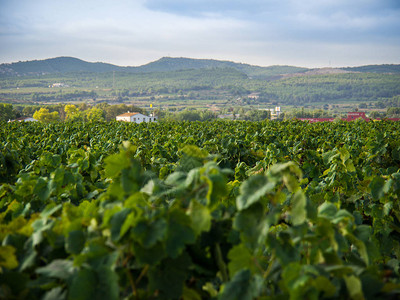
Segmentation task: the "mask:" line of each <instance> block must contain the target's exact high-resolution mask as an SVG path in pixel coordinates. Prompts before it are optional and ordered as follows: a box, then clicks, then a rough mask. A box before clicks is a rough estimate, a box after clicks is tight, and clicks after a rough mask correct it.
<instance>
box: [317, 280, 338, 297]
mask: <svg viewBox="0 0 400 300" xmlns="http://www.w3.org/2000/svg"><path fill="white" fill-rule="evenodd" d="M313 284H314V286H315V288H317V289H318V290H320V291H323V292H324V293H323V297H326V298H330V297H333V296H334V295H335V293H336V287H335V285H333V284H332V282H331V280H329V279H328V278H326V277H324V276H318V277H317V278H315V279H314V280H313Z"/></svg>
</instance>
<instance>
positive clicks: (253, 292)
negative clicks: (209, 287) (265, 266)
mask: <svg viewBox="0 0 400 300" xmlns="http://www.w3.org/2000/svg"><path fill="white" fill-rule="evenodd" d="M261 287H262V279H260V278H258V277H255V278H253V277H252V276H251V273H250V270H242V271H239V272H237V273H236V274H235V276H234V277H233V278H232V280H231V281H229V282H228V283H227V284H226V285H225V287H224V289H223V291H222V294H221V295H220V297H219V300H252V299H254V298H256V297H257V296H258V295H259V293H260V290H261Z"/></svg>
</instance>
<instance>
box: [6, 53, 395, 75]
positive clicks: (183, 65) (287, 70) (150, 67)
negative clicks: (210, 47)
mask: <svg viewBox="0 0 400 300" xmlns="http://www.w3.org/2000/svg"><path fill="white" fill-rule="evenodd" d="M216 68H218V69H220V68H223V69H227V68H232V69H235V70H237V71H239V72H242V73H244V74H246V75H247V76H249V77H251V78H254V79H279V78H281V77H286V76H287V75H289V76H290V75H316V74H330V73H332V72H333V71H332V70H335V71H334V73H346V72H361V73H395V74H399V73H400V65H393V64H392V65H368V66H360V67H345V68H336V69H331V68H319V69H308V68H303V67H294V66H268V67H261V66H254V65H250V64H244V63H236V62H232V61H225V60H214V59H193V58H185V57H163V58H161V59H159V60H157V61H154V62H150V63H148V64H145V65H142V66H138V67H129V66H128V67H121V66H117V65H113V64H108V63H103V62H87V61H84V60H81V59H78V58H74V57H56V58H49V59H45V60H32V61H24V62H15V63H7V64H1V65H0V76H1V77H12V76H29V75H45V74H65V73H72V72H75V73H76V72H89V73H107V72H113V71H116V72H126V73H153V72H171V71H180V70H198V69H216Z"/></svg>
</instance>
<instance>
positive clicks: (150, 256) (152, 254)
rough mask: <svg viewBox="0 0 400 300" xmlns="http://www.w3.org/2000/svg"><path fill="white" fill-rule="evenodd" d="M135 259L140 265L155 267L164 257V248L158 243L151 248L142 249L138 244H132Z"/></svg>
mask: <svg viewBox="0 0 400 300" xmlns="http://www.w3.org/2000/svg"><path fill="white" fill-rule="evenodd" d="M132 246H133V251H134V253H135V257H136V259H137V260H138V262H139V263H141V264H149V265H156V264H157V263H159V262H160V261H161V260H162V259H164V258H165V257H166V255H167V254H166V253H165V247H164V245H163V244H162V243H160V242H158V243H156V244H155V245H154V246H153V247H151V248H144V247H143V246H141V245H140V244H139V243H133V245H132Z"/></svg>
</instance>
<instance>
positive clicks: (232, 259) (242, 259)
mask: <svg viewBox="0 0 400 300" xmlns="http://www.w3.org/2000/svg"><path fill="white" fill-rule="evenodd" d="M228 258H229V264H228V270H229V275H230V276H231V277H233V276H234V275H235V274H236V273H237V272H239V271H241V270H246V269H248V270H250V271H251V272H252V273H254V272H255V271H256V266H255V264H254V259H253V256H252V255H251V253H250V251H249V250H248V249H247V248H246V246H245V245H243V244H239V245H236V246H234V247H233V248H231V250H230V251H229V253H228Z"/></svg>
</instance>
